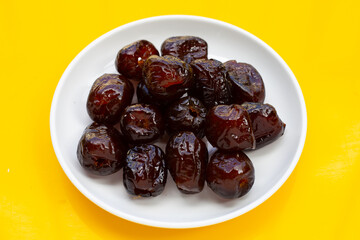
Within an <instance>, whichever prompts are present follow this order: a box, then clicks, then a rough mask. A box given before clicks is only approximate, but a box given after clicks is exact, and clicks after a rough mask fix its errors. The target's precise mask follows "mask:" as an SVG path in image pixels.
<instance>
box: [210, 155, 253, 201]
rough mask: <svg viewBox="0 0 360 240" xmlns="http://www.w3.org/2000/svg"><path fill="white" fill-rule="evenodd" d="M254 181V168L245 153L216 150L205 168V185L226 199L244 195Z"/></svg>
mask: <svg viewBox="0 0 360 240" xmlns="http://www.w3.org/2000/svg"><path fill="white" fill-rule="evenodd" d="M254 181H255V170H254V166H253V164H252V162H251V161H250V159H249V158H248V156H246V154H245V153H243V152H241V151H238V152H222V151H216V152H215V153H214V154H213V155H212V156H211V158H210V161H209V163H208V165H207V169H206V182H207V185H208V186H209V187H210V189H211V190H213V191H214V192H215V193H216V194H217V195H219V196H220V197H222V198H226V199H234V198H239V197H242V196H244V195H245V194H246V193H248V192H249V191H250V189H251V188H252V186H253V184H254Z"/></svg>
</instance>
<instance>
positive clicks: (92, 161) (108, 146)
mask: <svg viewBox="0 0 360 240" xmlns="http://www.w3.org/2000/svg"><path fill="white" fill-rule="evenodd" d="M126 150H127V149H126V145H125V144H124V143H123V141H122V139H121V136H120V134H119V132H118V131H117V130H116V129H114V128H113V127H111V126H106V125H103V124H99V123H92V124H91V125H89V126H88V127H87V128H86V129H85V130H84V132H83V135H82V136H81V138H80V141H79V144H78V147H77V158H78V160H79V162H80V165H81V166H82V167H83V168H84V169H86V170H87V171H89V172H91V173H93V174H96V175H102V176H105V175H110V174H112V173H114V172H117V171H118V170H120V169H121V168H122V166H123V164H124V161H125V156H126Z"/></svg>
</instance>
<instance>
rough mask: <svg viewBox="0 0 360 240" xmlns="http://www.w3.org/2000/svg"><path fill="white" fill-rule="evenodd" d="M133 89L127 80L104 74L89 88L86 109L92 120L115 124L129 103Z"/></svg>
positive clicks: (116, 75) (120, 76) (122, 77)
mask: <svg viewBox="0 0 360 240" xmlns="http://www.w3.org/2000/svg"><path fill="white" fill-rule="evenodd" d="M133 95H134V87H133V85H132V84H131V82H130V81H129V80H127V79H126V78H125V77H124V76H122V75H118V74H104V75H102V76H101V77H99V78H98V79H96V81H95V82H94V84H93V85H92V87H91V90H90V93H89V96H88V99H87V103H86V107H87V112H88V114H89V116H90V118H91V119H92V120H94V121H95V122H99V123H104V124H110V125H112V124H115V123H116V122H118V121H119V120H120V116H121V113H122V111H123V110H124V109H125V108H126V106H128V105H129V104H130V103H131V100H132V97H133Z"/></svg>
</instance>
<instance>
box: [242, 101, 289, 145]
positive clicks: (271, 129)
mask: <svg viewBox="0 0 360 240" xmlns="http://www.w3.org/2000/svg"><path fill="white" fill-rule="evenodd" d="M241 106H242V107H243V108H245V109H246V111H247V112H248V113H249V116H250V120H251V123H252V127H253V131H254V135H255V139H256V148H260V147H263V146H265V145H267V144H269V143H271V142H273V141H275V140H276V139H278V138H279V137H281V136H282V135H283V134H284V131H285V126H286V124H285V123H283V122H282V121H281V119H280V118H279V116H278V114H277V113H276V110H275V108H274V107H273V106H272V105H270V104H263V103H250V102H246V103H243V104H242V105H241Z"/></svg>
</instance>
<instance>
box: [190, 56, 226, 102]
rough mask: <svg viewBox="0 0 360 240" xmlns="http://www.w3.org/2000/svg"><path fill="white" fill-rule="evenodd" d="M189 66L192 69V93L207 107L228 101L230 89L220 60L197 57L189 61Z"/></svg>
mask: <svg viewBox="0 0 360 240" xmlns="http://www.w3.org/2000/svg"><path fill="white" fill-rule="evenodd" d="M191 67H192V68H193V71H194V88H193V90H192V91H191V92H192V93H191V94H192V95H194V96H196V97H198V98H199V99H200V100H201V101H202V103H203V104H204V105H205V106H206V107H207V108H211V107H213V106H215V105H219V104H228V103H230V100H231V89H230V85H229V82H228V80H227V78H226V70H225V68H224V66H223V64H222V63H221V62H220V61H217V60H214V59H198V60H195V61H193V62H192V63H191Z"/></svg>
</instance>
